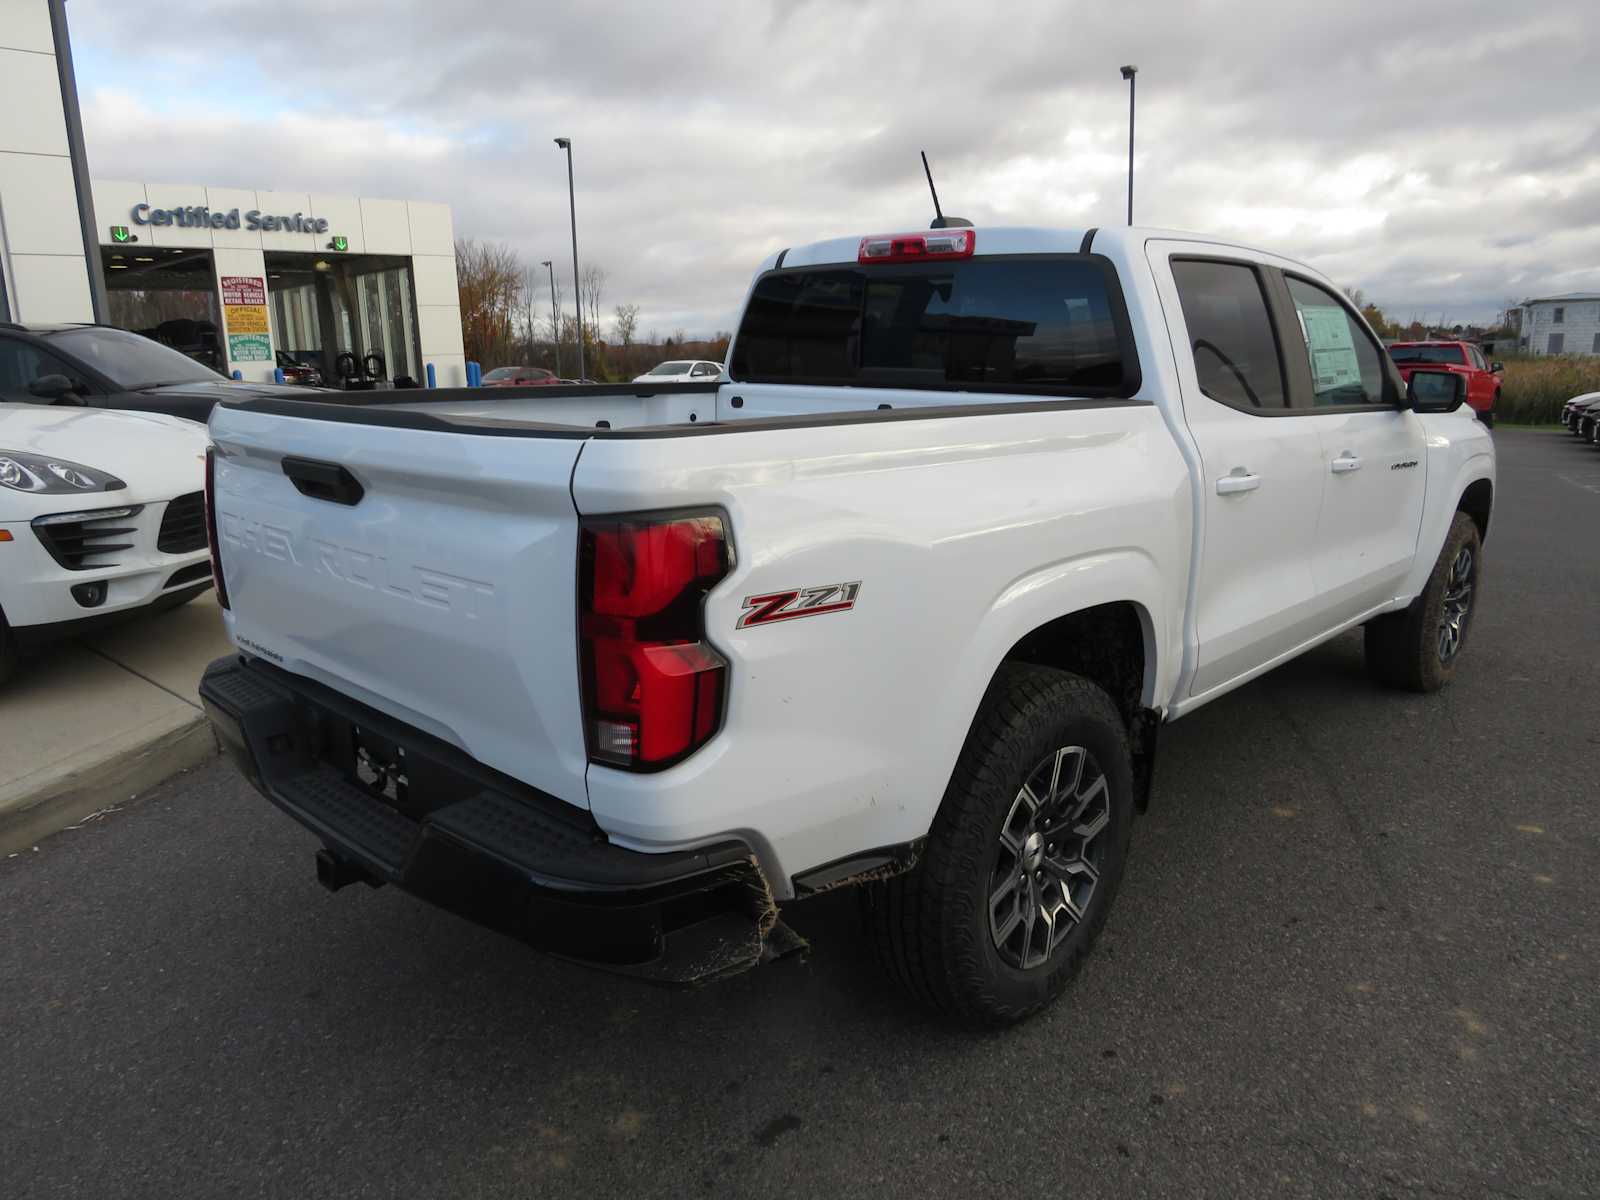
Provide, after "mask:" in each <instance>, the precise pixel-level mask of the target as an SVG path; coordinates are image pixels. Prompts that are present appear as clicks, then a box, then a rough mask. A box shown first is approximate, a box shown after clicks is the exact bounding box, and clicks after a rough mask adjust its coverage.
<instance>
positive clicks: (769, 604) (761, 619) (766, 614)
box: [736, 579, 861, 629]
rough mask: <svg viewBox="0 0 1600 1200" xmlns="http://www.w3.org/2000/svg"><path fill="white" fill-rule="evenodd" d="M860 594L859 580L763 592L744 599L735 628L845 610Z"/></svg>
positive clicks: (853, 603) (853, 604)
mask: <svg viewBox="0 0 1600 1200" xmlns="http://www.w3.org/2000/svg"><path fill="white" fill-rule="evenodd" d="M860 594H861V581H860V580H859V579H858V580H856V582H854V583H829V584H824V585H823V586H822V587H808V588H796V589H794V590H793V591H789V592H767V593H765V594H764V595H760V596H746V597H745V598H744V612H743V613H741V614H740V616H739V624H738V625H737V626H736V628H739V629H747V628H749V627H750V626H752V625H771V624H772V623H773V622H774V621H788V620H792V619H793V618H795V617H820V616H821V615H822V614H823V613H835V612H845V611H846V610H848V609H852V608H854V607H855V606H856V597H857V596H859V595H860Z"/></svg>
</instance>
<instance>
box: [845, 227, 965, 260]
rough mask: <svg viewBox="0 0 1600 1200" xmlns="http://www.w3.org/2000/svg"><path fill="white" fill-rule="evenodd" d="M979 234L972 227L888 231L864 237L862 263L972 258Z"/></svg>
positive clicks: (857, 252)
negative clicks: (900, 231) (916, 231)
mask: <svg viewBox="0 0 1600 1200" xmlns="http://www.w3.org/2000/svg"><path fill="white" fill-rule="evenodd" d="M976 240H977V239H976V237H975V235H974V233H973V231H972V230H970V229H930V230H929V231H928V232H927V233H886V234H882V235H880V236H878V237H866V238H862V239H861V246H860V248H859V249H858V250H857V251H856V261H857V262H862V263H894V262H930V261H937V260H940V259H949V258H971V257H972V252H973V249H974V247H975V245H976Z"/></svg>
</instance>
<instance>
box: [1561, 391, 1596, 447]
mask: <svg viewBox="0 0 1600 1200" xmlns="http://www.w3.org/2000/svg"><path fill="white" fill-rule="evenodd" d="M1596 406H1600V392H1584V393H1583V394H1582V395H1578V396H1574V397H1573V398H1572V399H1571V400H1568V401H1567V402H1566V404H1564V405H1563V406H1562V408H1561V423H1562V424H1563V425H1565V426H1566V427H1567V430H1568V432H1569V433H1572V434H1575V435H1578V436H1580V437H1581V436H1583V433H1584V430H1583V419H1584V417H1585V415H1587V414H1588V413H1589V412H1590V411H1591V410H1593V409H1594V408H1595V407H1596Z"/></svg>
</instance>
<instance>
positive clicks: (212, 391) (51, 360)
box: [0, 323, 337, 421]
mask: <svg viewBox="0 0 1600 1200" xmlns="http://www.w3.org/2000/svg"><path fill="white" fill-rule="evenodd" d="M309 391H311V389H309V388H306V387H289V386H284V385H280V384H275V383H236V382H234V381H233V380H231V379H227V378H225V377H223V376H222V375H219V374H217V372H216V371H213V370H212V369H211V368H210V367H207V366H205V365H203V364H201V363H198V362H195V361H194V359H192V358H190V357H188V356H187V355H184V354H180V353H179V352H178V351H176V350H174V349H172V348H171V347H170V346H163V345H162V344H161V343H160V342H157V341H152V340H151V339H150V338H147V337H144V336H143V335H141V334H137V333H129V332H128V331H127V330H126V329H114V328H112V327H111V326H109V325H15V324H9V323H0V403H5V402H10V403H18V404H75V405H83V406H85V407H88V408H118V409H128V410H131V411H133V412H152V413H166V414H168V415H169V416H174V417H187V418H189V420H191V421H204V420H206V419H207V418H208V417H210V416H211V408H212V406H213V405H214V404H216V403H217V401H219V400H223V399H227V398H229V397H232V398H234V399H238V398H240V396H241V395H242V394H251V395H277V396H283V397H289V398H294V399H301V400H322V401H329V400H333V401H335V402H337V400H336V397H335V393H333V392H331V391H329V392H320V391H319V392H315V393H313V394H311V395H308V394H307V393H308V392H309Z"/></svg>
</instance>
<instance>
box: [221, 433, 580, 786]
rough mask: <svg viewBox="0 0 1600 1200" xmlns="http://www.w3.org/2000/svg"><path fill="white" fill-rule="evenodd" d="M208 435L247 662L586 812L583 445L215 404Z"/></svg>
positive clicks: (238, 633) (231, 618)
mask: <svg viewBox="0 0 1600 1200" xmlns="http://www.w3.org/2000/svg"><path fill="white" fill-rule="evenodd" d="M211 433H212V440H213V442H214V443H215V445H216V448H217V458H216V510H217V518H218V521H217V529H218V536H219V540H220V542H221V547H220V550H221V556H222V573H223V578H224V580H225V581H226V586H227V592H228V597H229V601H230V604H231V608H232V611H231V613H230V614H229V615H228V618H227V620H228V627H229V632H230V634H231V635H232V637H233V639H234V641H235V642H236V643H237V644H238V645H239V647H240V648H241V649H243V650H244V651H246V652H247V653H250V654H254V655H258V656H260V657H263V658H266V659H268V660H270V661H271V662H273V663H276V664H277V665H278V666H280V667H283V668H284V669H286V670H289V671H292V672H296V673H298V674H301V675H305V676H307V677H309V678H311V679H314V680H317V681H319V682H321V683H325V684H327V685H328V686H330V687H333V688H335V689H337V690H339V691H340V692H343V693H345V694H346V695H349V696H352V697H354V698H355V699H358V700H360V701H362V702H364V703H366V704H368V705H370V706H372V707H373V708H376V709H379V710H380V711H382V712H385V713H388V714H390V715H392V716H394V717H396V718H398V719H400V720H402V721H406V722H409V723H410V724H412V725H415V726H417V727H418V728H421V729H424V730H426V731H427V732H429V733H432V734H434V735H435V736H437V737H440V738H443V739H445V740H446V741H448V742H451V743H452V744H454V745H456V746H459V747H460V748H461V749H463V750H465V751H466V752H467V753H469V754H471V755H472V756H473V757H474V758H476V759H477V760H478V761H480V762H482V763H484V764H486V765H488V766H491V767H494V768H496V769H498V770H500V771H504V772H506V773H507V774H509V775H513V776H515V777H516V778H518V779H520V780H523V781H525V782H527V783H529V784H532V785H533V786H534V787H537V788H540V789H541V790H543V791H546V792H548V793H550V794H551V795H553V796H557V797H559V798H560V799H562V800H565V801H567V802H568V803H571V804H576V805H580V806H583V807H587V805H588V798H587V794H586V792H585V788H584V771H585V764H586V757H587V756H586V753H585V749H584V738H583V726H582V714H581V701H580V691H579V680H578V652H577V635H576V628H575V622H576V612H575V609H576V600H575V597H576V571H577V566H576V560H577V545H578V521H577V514H576V512H575V510H574V508H573V502H572V494H571V490H570V482H571V477H572V469H573V465H574V463H575V462H576V461H577V457H578V454H579V452H580V450H581V449H582V446H583V441H582V439H581V438H575V437H563V436H551V437H537V436H534V437H502V436H493V435H483V434H471V433H464V432H463V433H457V432H448V433H447V432H434V431H424V430H416V429H405V428H390V427H383V426H377V425H370V424H349V425H346V424H341V423H339V422H331V421H323V420H307V419H302V418H297V417H292V416H281V415H271V414H264V413H256V412H247V411H242V410H239V409H231V408H226V407H223V406H218V408H217V410H216V412H215V413H214V415H213V417H212V422H211ZM285 460H289V461H287V462H286V461H285ZM341 469H342V471H343V472H345V473H346V474H340V471H341ZM291 474H292V475H293V476H294V477H293V478H291ZM330 481H331V482H330Z"/></svg>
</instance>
